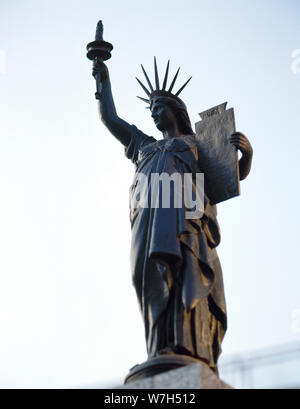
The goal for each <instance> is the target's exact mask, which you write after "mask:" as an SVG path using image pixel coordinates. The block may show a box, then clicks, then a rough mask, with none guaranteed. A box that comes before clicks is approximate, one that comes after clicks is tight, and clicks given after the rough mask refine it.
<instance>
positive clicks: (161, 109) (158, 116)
mask: <svg viewBox="0 0 300 409" xmlns="http://www.w3.org/2000/svg"><path fill="white" fill-rule="evenodd" d="M151 116H152V118H153V120H154V123H155V125H156V127H157V129H159V130H160V131H161V132H164V131H167V130H168V129H170V128H172V125H174V121H176V117H175V115H174V112H173V111H172V109H171V108H170V107H169V106H168V105H167V104H165V103H163V102H161V101H159V99H157V100H154V101H153V103H152V104H151Z"/></svg>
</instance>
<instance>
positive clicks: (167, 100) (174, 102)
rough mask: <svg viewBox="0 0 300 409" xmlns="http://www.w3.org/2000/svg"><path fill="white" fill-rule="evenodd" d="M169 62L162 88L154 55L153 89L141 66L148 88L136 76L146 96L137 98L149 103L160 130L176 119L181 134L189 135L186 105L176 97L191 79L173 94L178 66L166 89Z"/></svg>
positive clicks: (189, 128) (190, 129) (190, 132)
mask: <svg viewBox="0 0 300 409" xmlns="http://www.w3.org/2000/svg"><path fill="white" fill-rule="evenodd" d="M169 64H170V62H169V61H168V65H167V68H166V73H165V77H164V81H163V85H162V88H160V86H159V77H158V71H157V65H156V59H155V57H154V72H155V89H154V88H153V86H152V84H151V82H150V80H149V77H148V75H147V73H146V71H145V69H144V67H143V66H142V70H143V73H144V75H145V78H146V80H147V83H148V86H149V88H150V90H148V89H147V88H146V87H145V85H144V84H143V83H142V82H141V81H140V80H139V79H138V78H137V81H138V82H139V84H140V85H141V87H142V88H143V90H144V91H145V92H146V94H147V96H148V99H146V98H142V97H138V98H140V99H141V100H143V101H144V102H146V103H147V104H149V105H150V110H151V113H152V117H153V119H154V123H155V125H156V127H157V128H158V129H159V130H160V131H162V132H164V131H165V130H167V129H169V128H170V127H171V124H172V122H173V123H174V121H176V122H177V125H178V129H179V130H180V132H182V134H184V135H191V134H193V130H192V127H191V122H190V119H189V116H188V113H187V109H186V106H185V104H184V102H183V101H182V100H181V99H180V98H179V97H178V95H179V94H180V92H181V91H182V90H183V89H184V87H185V86H186V85H187V83H188V82H189V81H190V80H191V78H189V79H188V81H186V83H185V84H184V85H183V86H182V87H181V88H180V89H179V90H178V91H177V92H176V93H175V94H173V93H172V92H171V91H172V89H173V87H174V84H175V81H176V79H177V76H178V73H179V68H178V70H177V72H176V74H175V77H174V79H173V81H172V83H171V85H170V87H169V89H168V90H166V85H167V79H168V73H169Z"/></svg>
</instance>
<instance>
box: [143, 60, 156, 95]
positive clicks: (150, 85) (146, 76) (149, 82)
mask: <svg viewBox="0 0 300 409" xmlns="http://www.w3.org/2000/svg"><path fill="white" fill-rule="evenodd" d="M141 67H142V70H143V73H144V75H145V78H146V80H147V83H148V85H149V88H150V89H151V92H152V91H153V86H152V84H151V81H150V80H149V77H148V75H147V73H146V71H145V68H144V67H143V65H142V64H141Z"/></svg>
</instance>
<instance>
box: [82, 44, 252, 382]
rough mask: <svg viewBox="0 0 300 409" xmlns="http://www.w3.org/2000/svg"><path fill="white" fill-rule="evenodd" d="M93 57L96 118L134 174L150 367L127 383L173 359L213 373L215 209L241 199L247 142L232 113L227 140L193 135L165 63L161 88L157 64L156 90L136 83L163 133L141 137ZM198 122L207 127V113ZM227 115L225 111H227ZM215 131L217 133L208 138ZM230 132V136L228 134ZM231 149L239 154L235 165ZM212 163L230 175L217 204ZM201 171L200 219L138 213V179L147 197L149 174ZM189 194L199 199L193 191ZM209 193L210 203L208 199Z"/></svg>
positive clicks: (217, 347) (137, 256)
mask: <svg viewBox="0 0 300 409" xmlns="http://www.w3.org/2000/svg"><path fill="white" fill-rule="evenodd" d="M100 41H101V40H100ZM90 48H93V46H92V47H90ZM96 48H97V47H96ZM100 48H101V47H100ZM90 57H91V58H94V65H93V75H94V77H95V79H96V83H97V90H98V92H97V95H96V97H97V99H98V100H99V114H100V118H101V120H102V122H103V124H104V125H105V126H106V127H107V128H108V129H109V131H110V132H111V133H112V134H113V135H114V136H115V137H116V138H117V139H118V140H119V141H120V142H121V143H122V144H123V145H124V148H125V155H126V157H127V158H128V159H130V160H131V161H132V162H133V164H134V165H135V167H136V174H135V177H134V181H133V184H132V186H131V188H130V196H131V197H130V199H131V209H130V220H131V229H132V241H131V268H132V274H133V284H134V287H135V290H136V294H137V298H138V301H139V305H140V309H141V313H142V316H143V320H144V325H145V337H146V344H147V352H148V361H147V362H146V363H145V364H142V366H138V367H135V368H133V369H132V370H131V373H130V374H129V376H128V378H127V380H128V379H129V380H130V378H134V379H136V378H137V377H142V376H148V375H149V373H151V371H152V369H151V368H153V367H155V372H156V373H158V372H160V371H163V370H166V369H167V368H168V365H169V363H170V362H171V363H170V365H171V366H172V365H173V364H174V362H175V365H177V364H178V362H177V361H176V358H177V356H178V355H179V356H180V359H179V360H180V362H186V363H188V362H189V361H193V360H194V359H197V360H199V361H201V362H205V363H206V364H207V365H208V366H209V367H210V368H212V369H213V370H214V371H215V372H217V361H218V357H219V355H220V352H221V342H222V339H223V337H224V334H225V331H226V327H227V319H226V305H225V297H224V288H223V278H222V270H221V266H220V262H219V258H218V255H217V252H216V247H217V245H218V244H219V242H220V231H219V225H218V222H217V218H216V206H215V205H214V203H216V202H219V201H221V200H225V199H227V198H229V197H232V196H234V195H235V194H238V182H239V181H238V174H239V178H240V180H242V179H244V178H245V177H246V176H247V175H248V173H249V172H250V168H251V161H252V147H251V145H250V142H249V141H248V139H247V138H246V137H245V136H244V135H243V134H241V133H240V132H233V131H234V125H233V123H232V119H233V116H232V115H231V114H229V116H230V115H231V116H230V117H226V118H225V122H226V124H227V125H226V126H225V128H226V132H225V133H224V132H223V131H222V130H221V131H220V129H219V127H218V126H217V127H216V126H215V124H214V127H211V126H210V125H209V126H208V125H206V126H205V127H203V125H204V122H203V123H202V125H201V122H202V121H201V122H200V125H199V123H198V124H196V130H197V135H195V133H194V132H193V130H192V128H191V123H190V120H189V116H188V113H187V109H186V106H185V104H184V103H183V101H182V100H181V99H180V98H179V97H178V95H179V93H180V92H181V91H182V89H183V88H184V86H185V85H186V84H185V85H184V86H183V87H181V88H180V89H179V91H177V93H174V94H173V93H172V92H171V91H172V89H173V86H174V83H175V80H176V78H177V75H178V71H177V73H176V76H175V78H174V80H173V81H172V83H171V85H170V87H169V89H168V90H167V79H168V70H169V63H168V65H167V70H166V74H165V77H164V81H163V85H162V87H161V88H160V84H159V76H158V72H157V66H156V61H155V64H154V69H155V86H153V85H152V83H151V81H150V79H149V77H148V75H147V73H146V71H145V70H144V68H143V67H142V69H143V73H144V75H145V78H146V81H147V84H148V87H149V88H150V89H148V88H146V87H145V86H144V85H143V84H142V83H141V81H140V80H138V81H139V83H140V84H141V85H142V88H143V90H144V91H145V93H146V95H147V98H141V99H143V101H144V102H146V103H148V104H149V106H150V114H151V116H152V118H153V120H154V123H155V125H156V127H157V129H158V130H159V131H161V132H162V136H163V139H161V140H156V139H155V138H153V137H152V136H148V135H146V134H144V133H143V132H142V131H140V130H139V129H137V128H136V127H135V126H134V125H130V124H128V123H127V122H126V121H124V120H123V119H121V118H120V117H119V116H118V114H117V111H116V108H115V104H114V100H113V96H112V92H111V85H110V78H109V72H108V69H107V67H106V65H105V64H104V63H103V58H97V55H96V54H93V53H92V54H90ZM100 57H101V56H100ZM188 81H189V80H188ZM219 108H220V107H219ZM219 108H218V107H217V111H218V112H217V113H218V114H220V115H221V117H222V112H223V111H224V109H225V107H223V108H224V109H223V111H222V109H221V108H220V110H219ZM226 112H227V113H226ZM232 114H233V113H232ZM202 115H203V116H202V117H203V120H204V121H205V113H204V114H202ZM226 115H228V111H225V116H226ZM215 118H216V117H215ZM222 118H223V117H222ZM230 118H231V119H230ZM206 124H207V123H206ZM230 127H232V130H231V128H230ZM225 128H224V129H225ZM213 129H215V131H214V133H213V134H212V132H213ZM228 131H230V132H231V131H232V132H233V133H232V134H231V135H230V133H228ZM201 132H202V133H201ZM210 133H211V135H210ZM219 134H220V135H219ZM218 135H219V136H218ZM210 136H211V139H210ZM219 137H220V138H223V139H222V140H223V142H224V141H225V143H224V147H226V149H225V148H224V152H223V153H222V149H221V148H222V143H221V142H222V140H221V142H220V141H219V139H218V138H219ZM212 140H214V141H218V142H216V143H215V144H214V146H215V148H216V152H217V154H216V155H215V156H214V157H213V156H211V152H212V151H213V150H214V146H213V144H211V141H212ZM207 144H208V145H209V146H208V145H207ZM236 149H239V150H240V151H241V153H242V157H241V159H240V160H239V162H238V165H237V153H236ZM212 158H213V159H212ZM214 161H215V167H214ZM217 161H220V163H223V164H224V166H225V167H224V169H225V168H226V171H225V173H226V172H227V173H228V172H229V173H228V174H229V175H230V176H229V177H230V180H229V181H227V182H228V185H230V186H231V188H230V189H231V191H230V192H229V194H228V196H227V197H222V199H221V200H220V197H219V198H218V197H216V195H215V193H216V189H214V183H215V184H217V185H219V187H220V183H219V181H218V180H216V178H218V172H216V168H218V167H219V165H220V163H217ZM237 166H238V169H237ZM203 169H204V171H205V172H206V173H205V175H204V178H205V177H207V179H208V180H209V183H208V187H209V189H205V195H204V214H203V216H202V217H201V218H198V219H192V220H189V219H187V218H186V217H185V208H184V207H182V208H177V207H176V206H173V207H172V206H171V207H169V208H164V207H163V206H161V205H160V206H158V207H152V206H148V207H135V205H134V203H135V201H134V199H135V198H136V196H137V195H138V193H139V192H140V191H141V186H140V184H141V182H140V179H139V175H140V174H141V173H142V174H143V175H145V176H146V184H148V185H147V187H148V188H149V189H148V192H149V195H150V193H151V184H150V179H151V175H153V173H158V174H163V173H166V174H168V175H172V174H174V173H176V172H177V173H179V174H181V175H183V174H187V173H190V174H195V173H196V172H197V173H199V172H201V171H202V170H203ZM224 169H223V171H222V172H223V173H224ZM204 180H205V179H204ZM205 186H206V185H205ZM193 189H194V190H193V192H194V193H196V191H195V187H194V185H193ZM230 189H229V190H230ZM217 190H219V191H220V189H217ZM225 190H226V189H225ZM223 193H224V192H223ZM210 194H212V195H214V197H213V198H212V197H210ZM158 357H163V362H169V363H168V364H167V365H161V368H160V369H159V365H157V362H158V363H159V362H160V360H159V359H158ZM168 357H169V358H170V360H168ZM185 358H186V359H185ZM174 359H175V361H174ZM172 362H173V364H172ZM176 362H177V364H176ZM179 366H180V365H179ZM143 368H145V370H144V371H143ZM149 368H150V369H149Z"/></svg>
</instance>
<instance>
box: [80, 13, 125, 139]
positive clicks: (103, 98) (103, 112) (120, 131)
mask: <svg viewBox="0 0 300 409" xmlns="http://www.w3.org/2000/svg"><path fill="white" fill-rule="evenodd" d="M112 48H113V46H112V44H110V43H107V42H106V41H104V40H103V24H102V21H101V20H100V21H99V22H98V24H97V29H96V36H95V41H93V42H91V43H89V44H88V45H87V50H88V52H87V57H88V58H89V59H90V60H93V76H94V78H95V80H96V88H97V92H96V94H95V96H96V99H97V100H98V101H99V114H100V118H101V120H102V122H103V124H104V125H105V126H106V127H107V129H108V130H109V131H110V132H111V133H112V134H113V135H114V136H115V137H116V138H117V139H118V140H119V141H120V142H121V143H122V144H123V145H125V146H128V145H129V142H130V138H131V125H129V124H128V123H127V122H126V121H124V120H123V119H121V118H119V116H118V114H117V111H116V107H115V104H114V99H113V96H112V91H111V84H110V78H109V72H108V68H107V66H106V65H105V64H104V62H103V60H108V59H109V58H110V57H111V50H112Z"/></svg>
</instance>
